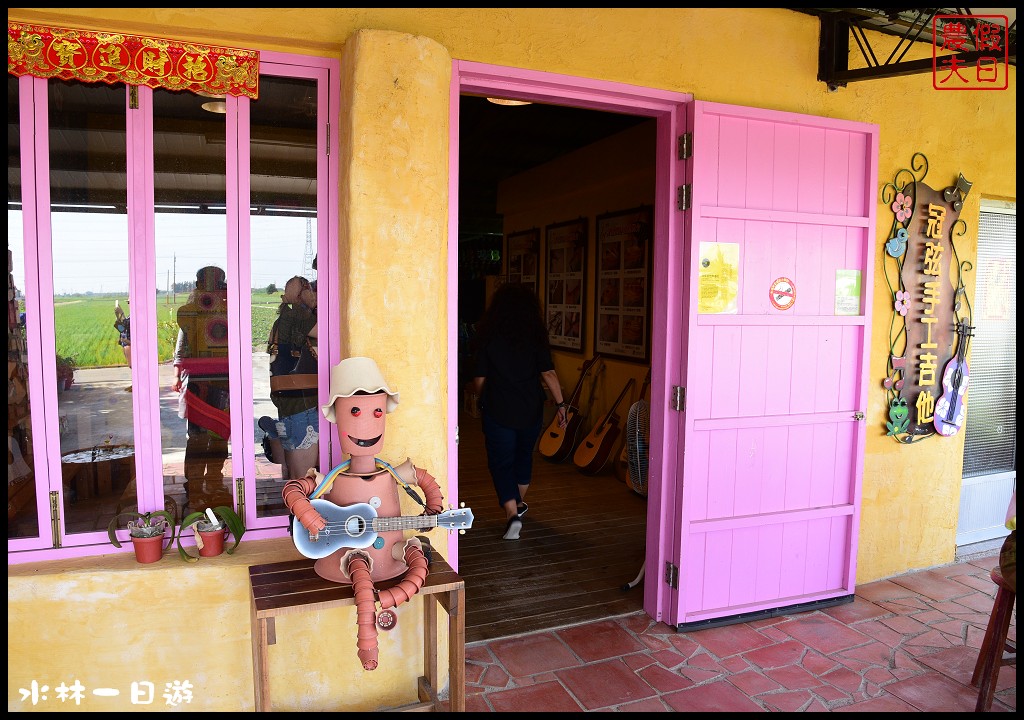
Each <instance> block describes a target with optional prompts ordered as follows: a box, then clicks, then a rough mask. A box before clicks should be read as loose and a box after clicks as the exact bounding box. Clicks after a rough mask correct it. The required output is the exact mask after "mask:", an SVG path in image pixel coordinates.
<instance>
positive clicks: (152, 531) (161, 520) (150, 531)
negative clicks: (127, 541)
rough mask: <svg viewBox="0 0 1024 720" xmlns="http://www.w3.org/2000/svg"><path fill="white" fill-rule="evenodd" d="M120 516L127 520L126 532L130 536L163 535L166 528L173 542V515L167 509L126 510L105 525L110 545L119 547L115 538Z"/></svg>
mask: <svg viewBox="0 0 1024 720" xmlns="http://www.w3.org/2000/svg"><path fill="white" fill-rule="evenodd" d="M122 518H130V519H129V520H128V534H129V535H130V536H131V537H157V536H158V535H163V534H164V533H165V532H166V531H167V528H170V529H171V542H174V515H172V514H171V513H170V512H168V511H167V510H153V511H152V512H145V513H143V512H135V511H134V510H126V511H125V512H121V513H118V514H117V515H115V516H114V518H113V519H112V520H111V521H110V524H109V525H108V526H107V537H108V538H109V539H110V543H111V545H113V546H114V547H117V548H119V547H121V543H120V542H118V540H117V534H116V533H117V529H118V527H117V526H118V521H119V520H121V519H122Z"/></svg>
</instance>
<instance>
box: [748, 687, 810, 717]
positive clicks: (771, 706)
mask: <svg viewBox="0 0 1024 720" xmlns="http://www.w3.org/2000/svg"><path fill="white" fill-rule="evenodd" d="M760 700H761V702H763V703H764V704H765V707H767V708H768V710H770V711H774V712H802V711H803V710H804V708H805V707H807V706H809V705H810V704H811V702H812V701H813V700H814V697H813V696H812V695H811V693H810V692H808V691H807V690H800V691H797V692H785V693H775V694H773V695H765V696H764V697H763V698H760Z"/></svg>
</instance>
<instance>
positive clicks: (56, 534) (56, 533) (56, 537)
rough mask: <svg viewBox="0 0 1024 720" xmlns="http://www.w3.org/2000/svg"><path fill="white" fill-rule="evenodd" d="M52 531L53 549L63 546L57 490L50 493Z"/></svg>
mask: <svg viewBox="0 0 1024 720" xmlns="http://www.w3.org/2000/svg"><path fill="white" fill-rule="evenodd" d="M50 530H51V531H52V532H53V547H55V548H59V547H60V546H61V540H60V495H59V494H58V493H57V491H56V490H53V491H51V492H50Z"/></svg>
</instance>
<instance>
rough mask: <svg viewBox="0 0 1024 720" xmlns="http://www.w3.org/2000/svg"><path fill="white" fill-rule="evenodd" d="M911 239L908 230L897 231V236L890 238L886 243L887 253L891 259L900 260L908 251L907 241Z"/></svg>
mask: <svg viewBox="0 0 1024 720" xmlns="http://www.w3.org/2000/svg"><path fill="white" fill-rule="evenodd" d="M909 239H910V235H909V233H907V229H906V228H900V229H899V230H897V231H896V234H895V235H893V236H892V237H891V238H889V239H888V240H887V241H886V243H885V252H886V253H888V255H889V257H894V258H898V257H901V256H902V255H903V253H905V252H906V251H907V241H908V240H909Z"/></svg>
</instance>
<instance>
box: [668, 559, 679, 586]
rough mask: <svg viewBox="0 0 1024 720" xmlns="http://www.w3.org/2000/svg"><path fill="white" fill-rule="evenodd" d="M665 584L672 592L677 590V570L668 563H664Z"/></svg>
mask: <svg viewBox="0 0 1024 720" xmlns="http://www.w3.org/2000/svg"><path fill="white" fill-rule="evenodd" d="M665 584H666V585H668V586H669V587H670V588H672V589H673V590H678V589H679V568H678V567H676V566H675V565H673V564H672V563H670V562H667V563H665Z"/></svg>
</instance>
